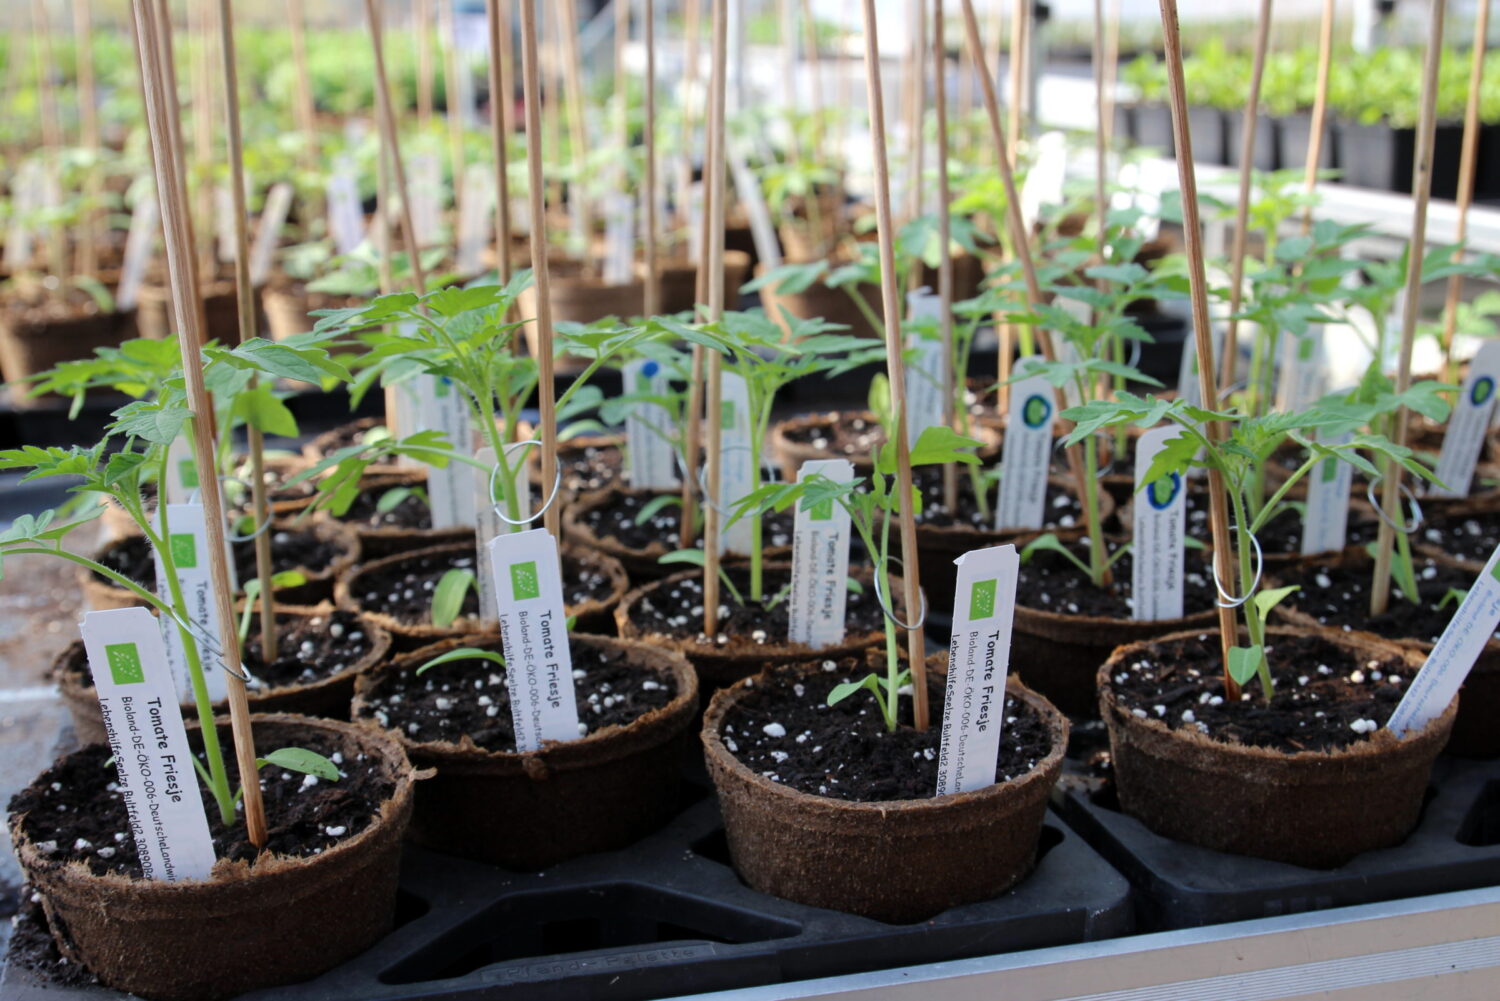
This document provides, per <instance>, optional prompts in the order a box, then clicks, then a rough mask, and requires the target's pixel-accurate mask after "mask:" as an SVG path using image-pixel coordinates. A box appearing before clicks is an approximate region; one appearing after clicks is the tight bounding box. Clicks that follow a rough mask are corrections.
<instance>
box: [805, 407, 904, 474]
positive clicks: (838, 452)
mask: <svg viewBox="0 0 1500 1001" xmlns="http://www.w3.org/2000/svg"><path fill="white" fill-rule="evenodd" d="M785 434H786V439H787V441H789V442H792V443H794V444H797V445H806V446H807V447H809V448H816V449H819V450H820V451H826V452H827V453H828V454H829V456H831V457H832V458H836V459H862V460H864V461H866V462H868V461H870V456H872V455H873V454H874V453H875V450H876V449H877V448H879V447H880V446H882V445H884V444H885V428H883V427H881V426H880V423H879V422H878V421H871V420H866V419H865V418H863V417H855V416H849V415H842V414H841V415H838V416H837V417H833V418H829V419H825V420H822V421H820V422H818V423H816V424H811V425H798V426H796V427H789V428H786V429H785Z"/></svg>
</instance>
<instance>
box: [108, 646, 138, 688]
mask: <svg viewBox="0 0 1500 1001" xmlns="http://www.w3.org/2000/svg"><path fill="white" fill-rule="evenodd" d="M104 659H105V660H107V661H109V676H110V677H111V678H113V679H114V682H115V684H117V685H139V684H141V683H142V682H144V681H145V680H146V669H145V668H143V667H142V666H141V653H140V651H139V650H137V649H136V647H135V644H134V643H110V644H108V645H106V646H105V647H104Z"/></svg>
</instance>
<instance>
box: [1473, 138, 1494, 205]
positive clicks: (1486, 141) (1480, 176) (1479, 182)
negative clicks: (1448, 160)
mask: <svg viewBox="0 0 1500 1001" xmlns="http://www.w3.org/2000/svg"><path fill="white" fill-rule="evenodd" d="M1476 167H1477V169H1476V170H1475V172H1474V198H1475V199H1476V200H1479V201H1494V200H1497V199H1500V125H1481V126H1480V127H1479V163H1478V164H1476Z"/></svg>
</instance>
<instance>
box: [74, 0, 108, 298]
mask: <svg viewBox="0 0 1500 1001" xmlns="http://www.w3.org/2000/svg"><path fill="white" fill-rule="evenodd" d="M92 2H93V0H73V39H74V46H75V52H76V59H75V61H76V64H77V67H78V69H77V74H78V122H79V133H80V134H79V138H80V140H81V144H82V145H83V147H84V148H85V149H87V150H90V151H92V152H95V153H97V152H98V151H99V148H100V142H99V106H98V103H97V102H98V98H99V95H98V93H97V92H96V90H95V87H94V24H93V20H94V18H93V10H92ZM84 193H85V197H86V198H87V200H88V203H89V208H88V212H87V214H86V215H85V217H84V223H83V231H82V233H81V234H80V239H79V242H78V257H77V261H78V271H79V273H80V274H85V275H95V276H97V274H98V271H99V241H100V239H101V237H102V236H103V234H102V233H101V227H100V225H99V224H100V223H101V222H102V221H103V218H104V217H103V212H102V206H101V205H100V201H101V199H102V197H103V194H104V175H103V173H102V172H101V171H100V169H99V165H98V164H94V165H93V166H91V167H90V168H89V172H88V176H87V178H85V181H84Z"/></svg>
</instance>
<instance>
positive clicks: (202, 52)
mask: <svg viewBox="0 0 1500 1001" xmlns="http://www.w3.org/2000/svg"><path fill="white" fill-rule="evenodd" d="M211 3H212V0H188V7H187V13H188V31H189V33H190V37H191V38H192V39H193V40H194V41H195V42H196V43H197V44H196V45H194V46H193V50H192V56H193V60H192V64H191V66H190V67H189V68H190V70H191V81H190V82H191V83H192V87H193V103H192V106H191V107H192V111H193V160H194V161H195V163H196V165H197V168H198V171H199V177H200V180H199V182H198V186H197V188H196V190H194V192H193V193H194V194H195V195H196V196H197V201H198V220H199V224H200V228H199V230H198V232H197V236H198V279H199V281H202V282H204V283H205V284H206V285H211V284H213V282H214V280H215V279H216V278H218V276H219V275H218V271H219V255H218V250H217V244H216V242H215V240H214V235H215V227H214V224H213V219H214V217H215V216H216V215H217V214H218V213H217V212H216V211H215V209H216V207H217V206H216V204H215V199H214V185H213V184H212V183H210V182H209V180H208V178H209V177H211V176H212V170H213V162H214V119H213V104H214V86H213V72H212V69H211V67H210V66H209V64H208V50H209V36H210V35H211V34H212V28H210V27H209V24H208V20H209V5H210V4H211ZM202 329H203V330H205V331H207V329H208V327H207V325H206V324H205V325H204V326H203V328H202Z"/></svg>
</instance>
